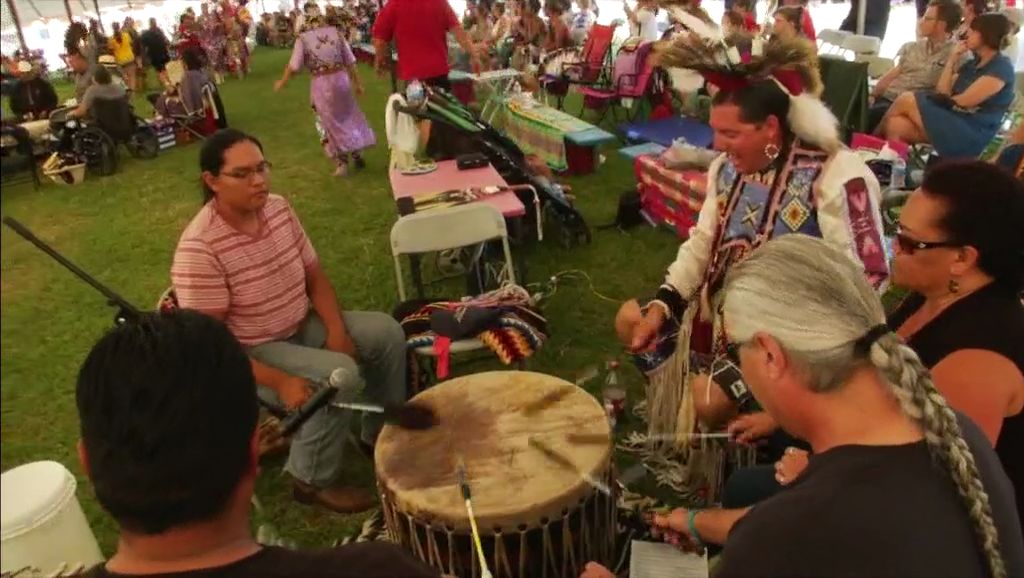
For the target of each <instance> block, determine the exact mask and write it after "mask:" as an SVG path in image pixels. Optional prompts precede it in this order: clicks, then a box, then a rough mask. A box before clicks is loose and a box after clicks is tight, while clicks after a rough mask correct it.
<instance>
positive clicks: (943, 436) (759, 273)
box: [724, 235, 1006, 578]
mask: <svg viewBox="0 0 1024 578" xmlns="http://www.w3.org/2000/svg"><path fill="white" fill-rule="evenodd" d="M861 269H862V267H861V266H860V265H859V264H858V263H855V261H854V259H853V257H852V255H847V254H843V253H840V252H839V251H837V250H836V249H835V248H834V247H832V246H831V245H829V244H828V243H826V242H825V241H822V240H821V239H815V238H811V237H807V236H803V235H786V236H783V237H779V238H777V239H774V240H772V241H769V242H768V243H766V244H765V245H764V246H763V247H761V248H760V249H758V250H756V251H755V252H754V253H753V254H751V255H750V257H748V258H747V259H746V260H745V261H743V262H742V263H740V264H738V265H736V266H735V267H733V270H732V271H731V273H730V274H729V277H728V278H727V280H726V286H725V291H724V295H725V297H724V299H725V302H724V308H725V314H726V321H727V323H728V324H729V333H730V337H731V338H732V339H733V340H734V341H736V342H737V343H742V342H745V341H749V340H750V339H751V338H752V337H753V335H754V334H755V333H756V332H759V331H763V332H765V333H768V334H771V335H772V336H773V337H774V338H775V339H777V340H778V341H779V342H780V343H781V344H782V346H783V347H784V348H785V350H786V351H787V353H788V354H789V355H790V356H791V357H792V359H793V360H794V363H796V364H797V365H798V368H799V369H800V370H802V371H803V372H804V374H805V375H806V376H807V382H808V383H807V387H808V388H809V389H811V390H812V391H815V392H822V393H823V392H828V391H832V390H835V389H838V388H840V387H842V386H843V385H844V384H845V383H846V381H847V380H848V379H849V377H850V375H851V374H852V373H853V372H854V371H855V370H857V369H858V368H861V367H864V365H865V364H866V363H870V364H872V365H873V366H874V367H876V368H877V369H878V370H879V371H880V372H881V373H882V375H883V376H884V377H885V380H886V381H887V382H888V383H889V384H890V386H891V387H892V392H893V395H894V396H895V397H896V399H897V400H898V401H899V403H900V407H901V408H902V410H903V412H904V413H906V415H907V416H908V417H910V418H911V419H913V420H915V421H916V422H917V423H918V424H919V425H920V427H921V430H922V431H923V434H924V438H925V443H926V444H927V447H928V450H929V452H930V453H931V455H932V456H933V457H934V458H936V459H937V461H938V462H939V463H940V464H942V465H943V466H944V467H945V468H946V469H947V470H948V471H949V474H950V476H951V478H952V481H953V483H954V484H955V485H956V490H957V494H958V495H959V496H960V499H961V500H962V501H963V504H964V507H965V508H966V509H967V513H968V515H969V517H970V520H971V522H972V524H973V526H974V531H975V535H976V536H977V539H978V544H979V546H980V548H981V551H982V553H983V555H984V558H985V559H986V562H987V565H988V568H989V573H990V575H991V576H992V577H993V578H1004V577H1005V576H1006V566H1005V563H1004V562H1003V558H1002V553H1001V551H1000V549H999V533H998V531H997V529H996V527H995V523H994V522H993V518H992V507H991V505H990V504H989V499H988V494H987V493H986V492H985V489H984V487H983V485H982V482H981V478H980V476H979V473H978V468H977V465H976V464H975V461H974V455H973V454H972V453H971V451H970V449H969V448H968V446H967V443H966V442H965V441H964V439H963V437H962V436H961V432H960V426H959V424H958V422H957V419H956V415H955V414H954V413H953V411H952V410H951V409H950V407H949V405H947V403H946V400H945V398H944V397H943V396H942V395H941V394H940V393H939V392H938V391H937V390H936V389H935V385H934V383H933V382H932V379H931V376H930V374H929V372H928V370H927V369H926V368H925V367H924V365H923V364H922V363H921V360H920V359H919V358H918V356H917V354H916V353H915V352H914V351H913V350H912V349H910V348H909V347H907V346H906V345H905V344H904V343H903V342H902V340H900V338H899V337H898V336H896V335H895V334H893V333H891V332H889V333H885V334H883V335H882V336H881V337H879V338H878V339H876V340H875V342H874V343H873V344H872V345H871V347H870V349H866V350H860V349H859V348H858V347H857V343H858V340H860V339H861V338H862V337H863V336H864V335H865V334H867V333H868V332H869V331H870V330H871V329H872V328H873V327H876V326H878V325H881V324H883V323H884V322H885V312H884V310H883V309H882V304H881V301H880V300H879V298H878V296H877V294H876V293H875V292H874V290H873V289H872V288H871V286H870V285H869V284H868V282H867V280H866V279H865V278H864V275H863V271H862V270H861ZM822 320H827V322H824V323H823V322H822Z"/></svg>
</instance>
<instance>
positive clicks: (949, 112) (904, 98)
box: [876, 14, 1014, 158]
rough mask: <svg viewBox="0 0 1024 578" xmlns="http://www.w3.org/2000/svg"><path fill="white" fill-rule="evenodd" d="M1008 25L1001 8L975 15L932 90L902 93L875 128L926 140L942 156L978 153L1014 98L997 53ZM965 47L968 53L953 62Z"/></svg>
mask: <svg viewBox="0 0 1024 578" xmlns="http://www.w3.org/2000/svg"><path fill="white" fill-rule="evenodd" d="M1009 31H1010V22H1009V20H1007V19H1006V17H1005V16H1003V15H1002V14H982V15H981V16H978V17H977V18H975V19H974V20H973V21H972V22H971V31H970V33H969V34H968V35H967V40H966V41H964V42H962V43H960V44H958V45H957V47H956V48H955V49H954V50H953V51H952V53H951V57H950V58H949V59H948V60H947V62H946V66H945V68H943V70H942V75H941V76H940V77H939V82H938V85H936V87H935V92H928V91H917V92H914V93H909V92H907V93H903V94H901V95H900V96H899V97H897V99H896V101H895V102H893V105H892V108H890V109H889V112H887V113H886V115H885V117H884V118H883V119H882V122H881V124H880V125H879V127H878V129H877V131H876V132H877V133H878V134H880V135H883V136H885V138H886V139H895V140H901V141H903V142H905V143H909V144H917V143H931V145H932V146H934V147H935V151H936V152H937V153H938V154H939V155H940V156H943V157H948V158H975V157H977V156H978V155H979V154H981V152H982V150H984V149H985V146H987V145H988V144H989V142H991V140H992V138H993V137H994V136H995V135H996V132H997V131H998V130H999V126H1000V125H1001V124H1002V122H1003V117H1004V115H1005V114H1006V111H1007V110H1008V109H1009V107H1010V103H1011V102H1013V83H1014V74H1013V65H1012V64H1010V59H1008V58H1006V57H1005V56H1003V55H1002V54H1000V53H999V50H1000V49H1001V48H1002V47H1003V43H1004V42H1005V41H1006V35H1007V34H1008V33H1009ZM968 50H970V51H971V52H972V53H973V58H971V59H969V60H967V61H966V62H964V63H963V65H961V66H959V68H958V67H957V64H958V63H959V62H960V60H961V57H962V56H963V55H964V54H965V53H966V52H967V51H968Z"/></svg>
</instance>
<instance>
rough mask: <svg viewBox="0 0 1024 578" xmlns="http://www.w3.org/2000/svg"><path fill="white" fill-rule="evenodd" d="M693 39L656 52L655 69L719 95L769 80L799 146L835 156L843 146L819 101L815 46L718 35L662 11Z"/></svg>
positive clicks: (679, 12) (680, 13) (678, 10)
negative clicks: (780, 94)
mask: <svg viewBox="0 0 1024 578" xmlns="http://www.w3.org/2000/svg"><path fill="white" fill-rule="evenodd" d="M666 8H667V9H668V10H669V11H670V12H671V13H672V15H673V17H675V18H676V20H678V21H680V22H681V23H683V25H684V26H686V27H687V28H688V29H689V30H690V31H691V33H690V34H681V35H679V36H677V37H676V38H674V39H672V40H667V41H664V42H662V43H660V44H659V46H658V47H657V48H656V53H657V59H658V63H659V64H660V65H661V66H664V67H666V68H684V69H690V70H694V71H696V72H698V73H700V74H701V76H703V77H704V78H705V80H707V81H708V82H709V83H711V84H713V85H715V86H716V87H718V88H719V89H720V90H727V91H732V90H737V89H740V88H743V87H745V86H749V85H750V84H752V83H754V82H757V81H760V80H773V81H775V83H776V84H777V85H778V86H779V87H780V88H781V89H782V90H783V91H785V92H786V94H788V95H789V97H790V109H789V115H788V117H787V119H786V120H787V121H788V124H789V127H790V129H791V130H792V131H793V133H794V134H795V135H796V136H797V137H798V138H800V139H801V140H803V141H806V142H808V143H811V144H814V145H816V146H818V147H821V148H822V149H823V150H826V151H829V152H831V151H833V150H836V149H838V148H839V147H841V146H842V141H841V140H840V138H839V129H838V121H837V120H836V118H835V115H833V114H832V112H831V111H830V110H828V108H827V107H826V106H825V104H824V103H823V102H821V99H820V98H819V96H820V95H821V92H822V88H823V87H822V83H821V73H820V71H819V69H818V54H817V49H816V47H815V45H814V44H813V43H812V42H811V41H809V40H807V39H804V38H794V39H792V40H781V39H777V38H776V39H772V40H770V41H765V40H764V39H762V38H760V37H757V36H750V35H748V34H743V33H738V34H732V35H730V36H728V37H723V36H722V33H721V31H720V30H718V29H717V28H716V27H714V26H711V25H709V24H708V23H707V22H705V21H703V20H702V19H700V18H697V17H695V16H693V15H692V14H691V13H689V12H688V11H687V10H685V9H683V8H682V7H681V6H679V5H668V6H667V7H666Z"/></svg>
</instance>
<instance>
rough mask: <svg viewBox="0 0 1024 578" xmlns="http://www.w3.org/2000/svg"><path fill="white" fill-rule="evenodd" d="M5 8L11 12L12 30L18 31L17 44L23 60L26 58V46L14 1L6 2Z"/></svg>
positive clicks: (8, 0)
mask: <svg viewBox="0 0 1024 578" xmlns="http://www.w3.org/2000/svg"><path fill="white" fill-rule="evenodd" d="M7 8H8V9H9V10H10V11H11V18H13V19H14V28H15V29H16V30H17V31H18V44H19V45H21V52H22V54H24V56H25V58H28V44H26V43H25V33H24V32H22V31H21V18H19V17H18V9H17V7H15V6H14V0H7Z"/></svg>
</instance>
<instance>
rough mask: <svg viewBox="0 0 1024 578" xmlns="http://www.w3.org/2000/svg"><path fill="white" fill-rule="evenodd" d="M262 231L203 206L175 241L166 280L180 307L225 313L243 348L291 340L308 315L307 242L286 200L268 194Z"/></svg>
mask: <svg viewBox="0 0 1024 578" xmlns="http://www.w3.org/2000/svg"><path fill="white" fill-rule="evenodd" d="M259 218H260V221H261V227H260V232H259V234H258V235H256V236H250V235H247V234H245V233H242V232H240V231H238V230H236V229H235V228H234V227H232V226H231V225H229V224H228V223H227V222H226V221H225V220H224V219H223V218H222V217H221V216H220V214H219V213H218V212H217V210H216V209H215V208H214V206H213V203H212V202H210V203H207V204H206V205H205V206H203V208H202V209H201V210H200V211H199V214H197V215H196V216H195V218H193V219H192V222H191V223H189V225H188V227H187V228H186V229H185V232H184V233H182V235H181V239H180V240H179V241H178V248H177V250H175V252H174V263H173V265H171V281H172V283H173V284H174V290H175V292H176V293H177V296H178V303H179V305H180V306H181V307H185V308H189V309H197V310H199V311H206V312H210V313H221V312H226V315H225V322H226V323H227V326H228V328H229V329H230V330H231V332H232V333H233V334H234V335H235V337H236V338H237V339H238V340H239V341H240V342H241V343H242V345H245V346H247V347H253V346H256V345H259V344H261V343H266V342H268V341H278V340H282V339H285V338H288V337H291V336H292V335H294V334H295V332H296V331H297V330H298V328H299V323H301V322H302V320H303V319H305V317H306V314H307V313H308V312H309V298H308V296H307V295H306V270H307V269H308V268H309V267H312V266H313V265H315V264H316V263H317V256H316V251H314V250H313V245H312V243H310V242H309V237H307V236H306V232H305V231H304V230H303V229H302V225H301V224H300V223H299V219H298V217H296V216H295V213H294V212H293V211H292V208H291V206H289V205H288V201H286V200H284V198H282V197H280V196H278V195H269V196H268V198H267V203H266V204H265V205H264V206H263V208H262V209H260V211H259Z"/></svg>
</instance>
